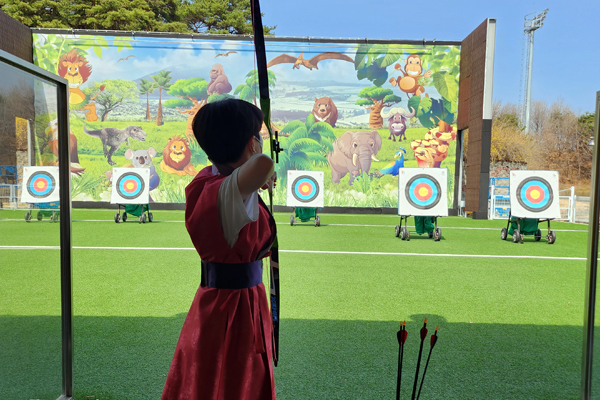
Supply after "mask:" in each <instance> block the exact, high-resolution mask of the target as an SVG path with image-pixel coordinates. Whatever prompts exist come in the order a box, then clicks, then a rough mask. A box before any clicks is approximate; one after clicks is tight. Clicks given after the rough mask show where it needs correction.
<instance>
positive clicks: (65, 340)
mask: <svg viewBox="0 0 600 400" xmlns="http://www.w3.org/2000/svg"><path fill="white" fill-rule="evenodd" d="M0 65H7V66H9V67H13V68H16V69H18V70H20V71H23V72H25V73H26V74H28V75H29V76H31V77H33V78H37V79H39V80H41V81H45V82H48V83H50V84H52V85H54V86H56V104H57V123H58V163H59V165H62V166H65V167H63V168H60V169H59V192H60V215H61V218H60V275H61V276H60V280H61V328H62V394H61V395H60V397H59V399H70V398H72V397H73V302H72V261H71V260H72V257H71V256H72V254H71V253H72V244H71V243H72V240H71V239H72V235H71V232H72V231H71V176H70V168H69V167H68V166H69V165H70V160H69V147H70V144H69V119H68V111H69V110H68V82H67V80H66V79H64V78H61V77H59V76H57V75H54V74H51V73H49V72H47V71H45V70H43V69H42V68H39V67H37V66H36V65H34V64H32V63H29V62H27V61H25V60H22V59H20V58H18V57H15V56H13V55H12V54H9V53H7V52H5V51H2V50H0Z"/></svg>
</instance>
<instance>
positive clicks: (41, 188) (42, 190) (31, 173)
mask: <svg viewBox="0 0 600 400" xmlns="http://www.w3.org/2000/svg"><path fill="white" fill-rule="evenodd" d="M59 200H60V196H59V190H58V167H24V168H23V188H22V190H21V202H22V203H48V202H53V201H59Z"/></svg>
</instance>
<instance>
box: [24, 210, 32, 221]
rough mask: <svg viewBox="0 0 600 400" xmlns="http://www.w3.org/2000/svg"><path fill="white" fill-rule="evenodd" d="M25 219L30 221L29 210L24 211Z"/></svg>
mask: <svg viewBox="0 0 600 400" xmlns="http://www.w3.org/2000/svg"><path fill="white" fill-rule="evenodd" d="M25 221H27V222H31V212H29V211H27V212H26V213H25Z"/></svg>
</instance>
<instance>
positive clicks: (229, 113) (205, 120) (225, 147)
mask: <svg viewBox="0 0 600 400" xmlns="http://www.w3.org/2000/svg"><path fill="white" fill-rule="evenodd" d="M262 122H263V113H262V111H261V110H260V109H259V108H258V107H256V106H255V105H253V104H251V103H248V102H247V101H244V100H237V99H226V100H221V101H217V102H214V103H208V104H206V105H205V106H203V107H202V108H201V109H200V111H198V113H197V114H196V117H195V118H194V122H193V124H192V129H193V131H194V136H196V140H197V141H198V144H199V145H200V147H202V150H204V152H205V153H206V155H207V156H208V158H209V159H210V161H212V162H213V163H217V164H228V163H233V162H236V161H237V160H239V159H240V157H241V156H242V154H243V153H244V147H246V144H247V143H248V140H250V138H251V137H252V136H256V137H259V135H260V133H259V132H260V129H261V127H262Z"/></svg>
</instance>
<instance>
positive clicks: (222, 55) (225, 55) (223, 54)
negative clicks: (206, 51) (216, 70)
mask: <svg viewBox="0 0 600 400" xmlns="http://www.w3.org/2000/svg"><path fill="white" fill-rule="evenodd" d="M233 53H236V54H237V51H228V52H227V53H219V54H217V55H216V56H215V58H217V57H229V55H230V54H233Z"/></svg>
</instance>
